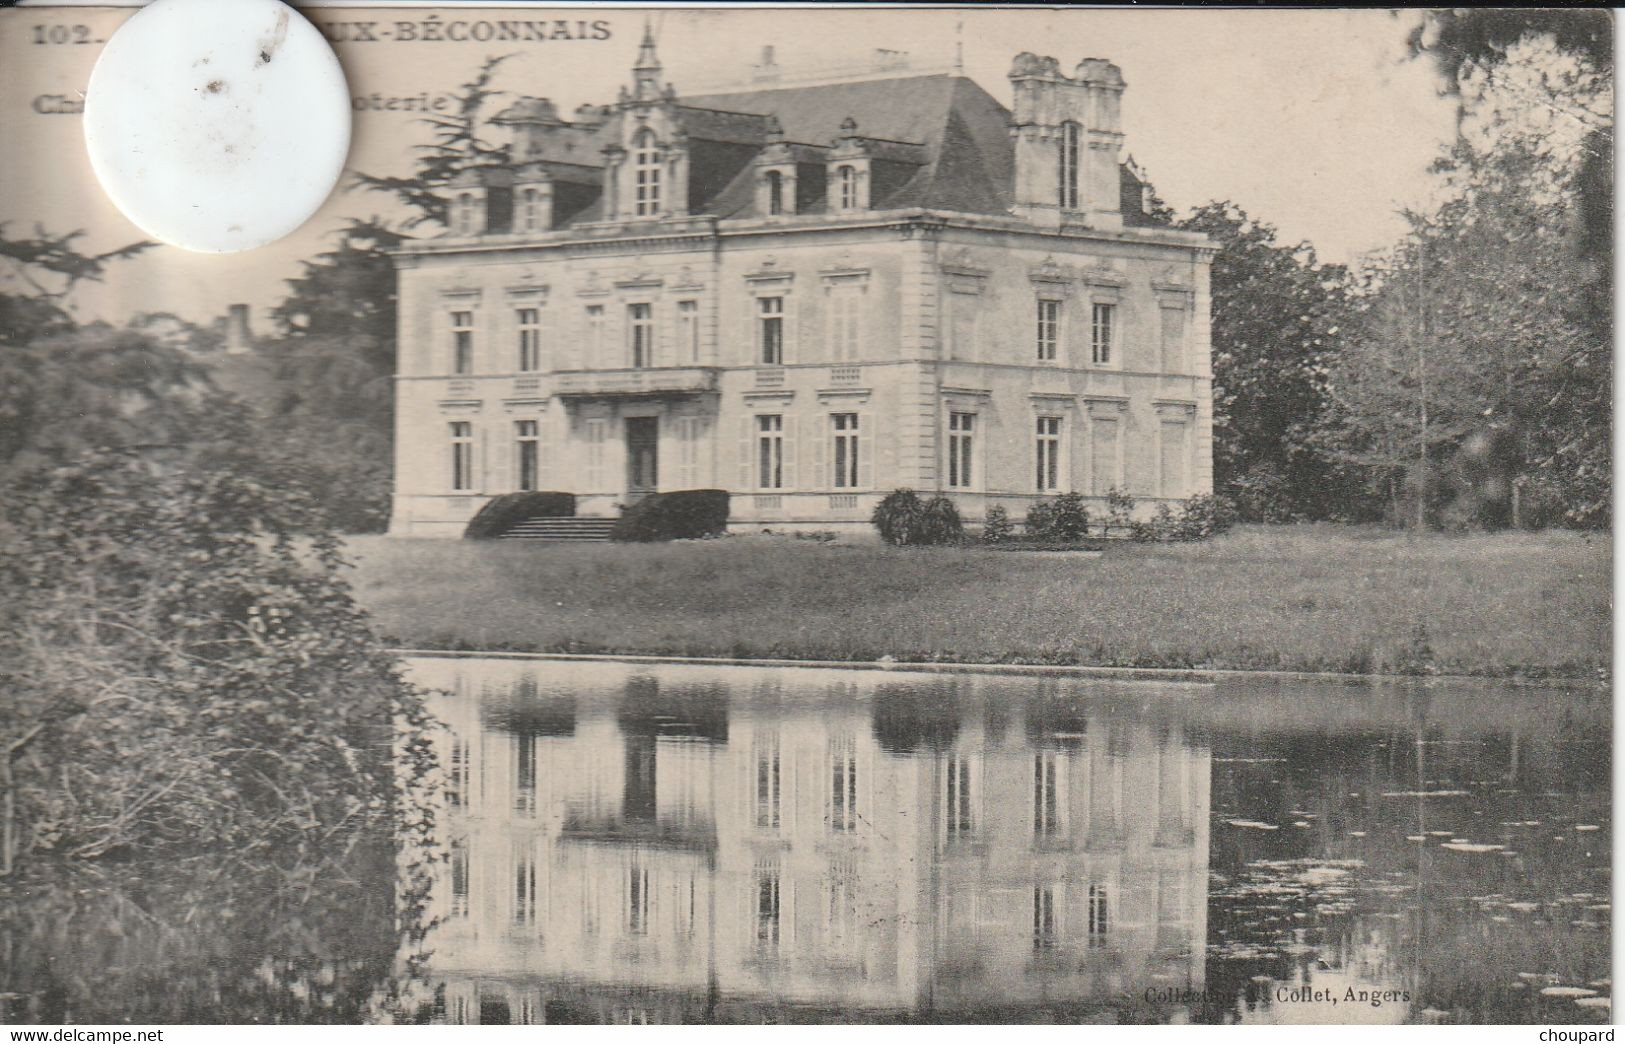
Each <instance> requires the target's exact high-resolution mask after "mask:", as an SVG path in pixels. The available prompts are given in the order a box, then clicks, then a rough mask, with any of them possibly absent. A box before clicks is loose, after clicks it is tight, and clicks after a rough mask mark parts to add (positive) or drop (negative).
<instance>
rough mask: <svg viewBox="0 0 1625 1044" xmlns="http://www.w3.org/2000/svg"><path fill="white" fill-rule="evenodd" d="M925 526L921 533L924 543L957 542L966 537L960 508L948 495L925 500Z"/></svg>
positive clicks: (920, 541) (921, 540)
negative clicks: (955, 505) (960, 516)
mask: <svg viewBox="0 0 1625 1044" xmlns="http://www.w3.org/2000/svg"><path fill="white" fill-rule="evenodd" d="M923 520H924V523H925V525H924V528H923V529H922V531H921V533H920V540H919V543H922V544H957V543H959V542H960V541H961V540H963V539H965V525H964V523H963V522H961V521H960V518H959V509H958V508H956V507H954V502H953V501H951V500H949V499H948V498H947V497H932V498H931V499H930V500H928V501H926V502H925V510H924V515H923Z"/></svg>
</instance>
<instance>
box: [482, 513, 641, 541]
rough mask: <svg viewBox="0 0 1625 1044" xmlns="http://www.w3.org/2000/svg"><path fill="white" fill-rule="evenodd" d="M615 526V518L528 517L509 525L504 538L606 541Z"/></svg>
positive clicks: (503, 535)
mask: <svg viewBox="0 0 1625 1044" xmlns="http://www.w3.org/2000/svg"><path fill="white" fill-rule="evenodd" d="M614 528H615V519H613V518H527V519H525V520H524V521H523V522H516V523H514V524H513V525H512V526H509V527H508V530H507V531H506V532H505V533H503V534H502V539H504V540H573V541H605V540H608V539H609V532H610V530H612V529H614Z"/></svg>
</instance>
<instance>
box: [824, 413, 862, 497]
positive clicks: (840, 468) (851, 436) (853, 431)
mask: <svg viewBox="0 0 1625 1044" xmlns="http://www.w3.org/2000/svg"><path fill="white" fill-rule="evenodd" d="M829 421H830V427H831V430H832V434H833V437H834V439H835V446H834V451H835V452H834V455H833V456H832V457H831V458H830V459H831V460H833V461H834V463H835V488H836V489H856V488H857V485H858V415H857V414H856V413H832V414H830V416H829Z"/></svg>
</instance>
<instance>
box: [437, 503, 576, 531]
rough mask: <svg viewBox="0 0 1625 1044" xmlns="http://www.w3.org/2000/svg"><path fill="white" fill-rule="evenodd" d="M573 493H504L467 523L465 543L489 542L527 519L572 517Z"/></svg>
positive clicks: (573, 514)
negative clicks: (472, 541)
mask: <svg viewBox="0 0 1625 1044" xmlns="http://www.w3.org/2000/svg"><path fill="white" fill-rule="evenodd" d="M575 513H576V498H575V494H574V493H504V494H503V495H502V496H500V497H496V498H495V499H493V500H491V501H489V502H487V503H486V505H485V506H484V507H482V508H480V510H479V512H478V513H477V514H476V515H475V516H474V517H473V518H471V519H469V520H468V528H466V529H464V530H463V539H464V540H491V539H493V538H495V537H499V536H501V535H502V534H504V533H506V532H507V531H508V530H510V529H512V528H513V527H514V526H516V525H518V524H519V523H521V522H523V521H525V520H526V519H527V518H573V517H574V516H575Z"/></svg>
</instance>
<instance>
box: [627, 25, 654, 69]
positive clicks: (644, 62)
mask: <svg viewBox="0 0 1625 1044" xmlns="http://www.w3.org/2000/svg"><path fill="white" fill-rule="evenodd" d="M632 68H633V69H635V70H638V71H642V70H644V69H650V70H654V71H656V72H658V71H659V69H660V59H659V57H657V56H656V55H655V29H654V23H652V22H651V21H649V16H648V15H644V16H643V42H642V43H641V44H639V45H638V64H636V65H634V66H632Z"/></svg>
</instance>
